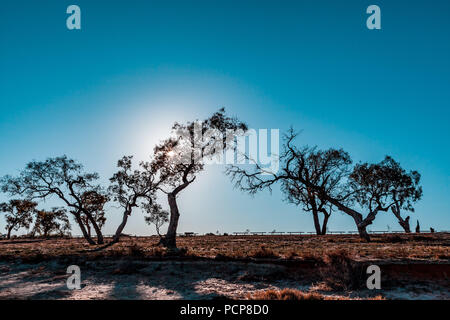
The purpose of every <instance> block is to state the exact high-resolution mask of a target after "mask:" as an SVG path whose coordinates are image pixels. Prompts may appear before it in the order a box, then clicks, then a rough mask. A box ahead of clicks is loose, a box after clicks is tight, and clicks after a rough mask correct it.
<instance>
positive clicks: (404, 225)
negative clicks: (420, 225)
mask: <svg viewBox="0 0 450 320" xmlns="http://www.w3.org/2000/svg"><path fill="white" fill-rule="evenodd" d="M398 223H399V224H400V226H401V227H402V228H403V230H405V232H406V233H411V229H410V226H409V216H407V217H406V219H404V220H403V219H402V218H401V217H400V219H398Z"/></svg>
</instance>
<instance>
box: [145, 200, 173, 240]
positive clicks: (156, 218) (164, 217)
mask: <svg viewBox="0 0 450 320" xmlns="http://www.w3.org/2000/svg"><path fill="white" fill-rule="evenodd" d="M143 208H144V210H145V211H146V212H147V213H148V216H146V217H145V222H147V224H149V225H152V224H153V225H154V226H155V229H156V233H157V234H158V236H159V237H160V238H161V237H162V236H161V233H160V229H161V227H162V226H163V225H164V224H166V223H167V222H169V212H168V211H166V210H163V209H162V207H161V205H160V204H158V203H152V204H148V203H147V204H146V205H144V206H143Z"/></svg>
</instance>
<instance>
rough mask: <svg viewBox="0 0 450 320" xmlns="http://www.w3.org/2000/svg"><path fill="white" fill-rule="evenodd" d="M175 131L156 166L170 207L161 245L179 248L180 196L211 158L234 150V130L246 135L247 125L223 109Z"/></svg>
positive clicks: (156, 156)
mask: <svg viewBox="0 0 450 320" xmlns="http://www.w3.org/2000/svg"><path fill="white" fill-rule="evenodd" d="M172 129H173V131H174V133H175V136H174V137H171V138H169V139H166V140H164V141H162V142H161V143H160V144H159V145H157V146H156V147H155V149H154V163H155V166H156V168H157V169H158V170H159V172H160V174H161V180H162V181H164V183H163V184H162V185H161V187H160V190H161V191H162V192H164V193H165V194H167V200H168V203H169V208H170V221H169V226H168V228H167V233H166V235H165V236H164V237H163V238H162V239H161V242H160V243H161V244H163V245H164V246H166V247H170V248H176V232H177V227H178V219H179V217H180V212H179V209H178V204H177V196H178V194H179V193H180V192H181V191H183V190H184V189H186V188H187V187H188V186H189V185H190V184H191V183H192V182H194V180H195V178H196V175H197V174H198V173H199V172H201V171H202V170H203V169H204V165H205V161H206V160H207V159H212V158H214V157H220V156H223V151H224V150H225V149H227V148H230V146H231V142H230V134H229V132H230V131H233V133H234V132H236V131H238V130H239V131H240V132H245V131H246V130H247V126H246V125H245V124H244V123H243V122H240V121H239V120H237V119H236V118H230V117H228V116H226V114H225V109H223V108H222V109H220V110H219V111H218V112H216V113H214V114H213V115H212V116H211V117H209V118H208V119H206V120H203V121H194V122H187V123H185V124H180V123H175V124H174V126H173V128H172ZM239 131H238V132H239Z"/></svg>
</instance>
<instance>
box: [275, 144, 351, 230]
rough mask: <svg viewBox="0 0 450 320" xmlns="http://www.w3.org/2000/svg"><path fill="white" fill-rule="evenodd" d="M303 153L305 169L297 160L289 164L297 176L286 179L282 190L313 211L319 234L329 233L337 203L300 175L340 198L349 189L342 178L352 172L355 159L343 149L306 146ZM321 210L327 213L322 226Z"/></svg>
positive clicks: (293, 200)
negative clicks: (324, 195)
mask: <svg viewBox="0 0 450 320" xmlns="http://www.w3.org/2000/svg"><path fill="white" fill-rule="evenodd" d="M302 153H303V155H304V159H305V162H304V165H303V168H302V169H301V170H299V169H300V168H299V167H298V163H296V162H293V163H292V166H287V167H286V166H285V168H286V169H287V170H289V172H290V176H291V177H294V178H285V179H282V190H283V191H284V194H285V195H286V199H287V201H289V202H291V203H294V204H296V205H301V206H302V209H303V210H304V211H306V212H311V213H312V216H313V221H314V227H315V230H316V234H317V235H324V234H326V232H327V223H328V219H329V218H330V216H331V213H332V212H333V205H332V204H331V203H329V202H328V201H327V200H325V199H324V198H323V197H319V196H318V194H317V192H316V191H315V190H314V189H313V188H310V187H306V186H305V185H304V184H303V183H301V182H300V179H299V176H300V178H302V177H303V178H304V179H305V180H306V181H310V182H311V183H312V184H313V185H317V186H320V187H321V188H323V189H324V190H325V192H326V193H327V194H330V195H333V196H334V197H336V198H337V197H339V196H340V195H341V194H342V193H343V192H344V191H345V190H344V188H345V185H343V183H342V180H343V178H344V177H345V176H347V175H348V172H349V166H350V164H351V162H352V161H351V159H350V156H349V155H348V153H346V152H345V151H343V150H342V149H341V150H336V149H328V150H317V149H316V148H304V149H303V150H302ZM319 213H321V214H322V216H323V218H322V226H321V225H320V217H319Z"/></svg>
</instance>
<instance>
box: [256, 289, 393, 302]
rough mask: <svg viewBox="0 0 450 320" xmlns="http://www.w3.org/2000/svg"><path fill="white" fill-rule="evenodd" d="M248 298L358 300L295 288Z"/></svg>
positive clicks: (258, 294)
mask: <svg viewBox="0 0 450 320" xmlns="http://www.w3.org/2000/svg"><path fill="white" fill-rule="evenodd" d="M247 298H248V299H249V300H359V299H360V298H350V297H347V296H336V295H334V296H327V295H323V294H320V293H317V292H303V291H300V290H297V289H282V290H265V291H258V292H256V293H254V294H250V295H248V296H247ZM365 300H384V298H383V297H382V296H376V297H369V298H366V299H365Z"/></svg>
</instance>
